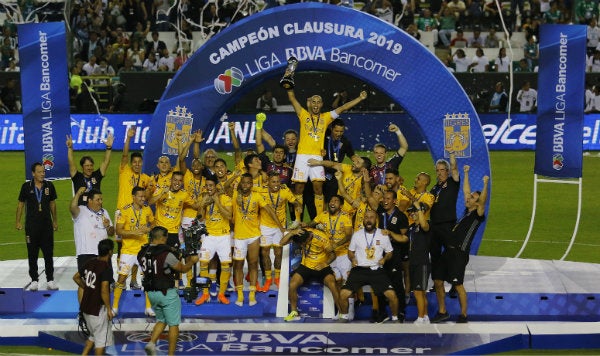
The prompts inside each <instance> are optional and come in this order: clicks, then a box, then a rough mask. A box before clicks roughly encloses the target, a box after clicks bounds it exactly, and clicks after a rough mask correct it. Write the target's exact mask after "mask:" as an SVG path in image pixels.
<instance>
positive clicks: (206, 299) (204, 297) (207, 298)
mask: <svg viewBox="0 0 600 356" xmlns="http://www.w3.org/2000/svg"><path fill="white" fill-rule="evenodd" d="M209 301H210V295H209V294H202V295H201V296H200V297H198V299H196V301H195V302H194V304H196V305H202V304H204V303H206V302H209Z"/></svg>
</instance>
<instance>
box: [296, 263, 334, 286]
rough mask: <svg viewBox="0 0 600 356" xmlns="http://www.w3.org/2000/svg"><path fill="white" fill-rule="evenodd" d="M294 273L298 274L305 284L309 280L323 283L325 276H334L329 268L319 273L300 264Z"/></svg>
mask: <svg viewBox="0 0 600 356" xmlns="http://www.w3.org/2000/svg"><path fill="white" fill-rule="evenodd" d="M294 273H298V274H299V275H300V277H302V279H304V281H305V282H307V281H308V280H310V279H316V280H318V281H321V282H323V281H324V280H325V277H327V275H329V274H331V275H332V276H335V274H334V273H333V270H332V269H331V267H329V266H327V267H325V268H323V269H322V270H320V271H317V270H314V269H311V268H308V267H306V266H305V265H302V264H301V265H299V266H298V267H297V268H296V269H295V270H294ZM334 278H335V277H334Z"/></svg>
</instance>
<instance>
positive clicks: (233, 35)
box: [144, 2, 490, 253]
mask: <svg viewBox="0 0 600 356" xmlns="http://www.w3.org/2000/svg"><path fill="white" fill-rule="evenodd" d="M290 56H295V57H296V58H298V59H299V61H300V62H299V64H298V68H297V72H301V71H309V70H319V71H335V72H341V73H344V74H347V75H351V76H353V77H356V78H359V79H361V80H363V81H364V82H365V83H366V84H368V85H370V86H374V87H376V88H378V89H379V90H381V91H383V92H384V93H385V94H387V95H388V96H389V97H390V98H391V99H392V100H394V101H395V102H397V103H399V104H400V105H402V107H404V108H405V109H406V111H407V112H408V114H409V115H410V116H411V117H412V118H413V119H414V120H415V121H416V122H417V124H418V126H419V129H420V131H421V133H422V135H423V137H424V138H425V141H426V142H427V145H428V147H429V149H430V151H431V154H432V157H433V159H434V161H435V160H437V159H439V158H443V157H447V156H448V152H447V151H446V149H445V148H446V147H451V149H452V150H456V151H458V156H459V158H460V160H459V169H460V170H462V165H463V164H469V165H470V166H471V167H472V169H471V171H470V177H471V179H472V185H473V188H475V189H480V188H481V187H480V185H481V183H480V182H481V178H482V177H483V176H484V175H489V174H490V165H489V154H488V150H487V146H486V143H485V138H484V136H483V133H482V131H481V126H480V123H479V119H478V117H477V113H476V112H475V109H474V108H473V106H472V105H471V102H470V101H469V98H468V97H467V95H466V94H465V92H464V90H463V89H462V87H461V86H460V85H459V83H458V81H457V80H456V79H455V78H454V76H453V75H452V74H451V73H450V72H448V70H447V69H446V68H445V66H444V65H443V64H442V63H441V62H440V61H439V60H438V59H437V58H436V57H435V56H434V55H433V54H432V53H431V52H429V51H428V50H427V48H425V47H424V46H423V45H421V44H420V43H419V42H418V41H416V40H415V39H414V38H413V37H411V36H410V35H408V34H406V33H405V32H403V31H402V30H400V29H399V28H398V27H396V26H394V25H392V24H390V23H387V22H385V21H382V20H380V19H379V18H377V17H374V16H371V15H369V14H367V13H364V12H360V11H357V10H354V9H350V8H345V7H340V6H334V5H328V4H321V3H313V2H310V3H301V4H294V5H286V6H280V7H276V8H273V9H269V10H265V11H262V12H260V13H258V14H254V15H252V16H250V17H248V18H246V19H244V20H241V21H239V22H237V23H235V24H233V25H232V26H230V27H228V28H226V29H224V30H223V31H221V32H220V33H219V34H217V35H216V36H215V37H213V38H212V39H211V40H209V41H208V42H207V43H205V44H204V45H203V46H202V47H201V48H200V49H198V51H196V52H195V53H194V55H193V56H192V58H190V60H189V61H188V62H187V63H186V64H185V65H184V67H183V68H182V69H180V70H179V72H178V73H177V75H176V76H175V77H174V78H173V80H172V81H171V83H170V85H169V87H168V88H167V89H166V90H165V92H164V93H163V96H162V98H161V100H160V103H159V105H158V106H157V108H156V111H155V113H154V116H153V118H152V123H151V126H150V137H149V143H150V144H148V145H147V147H146V150H145V152H144V154H145V159H144V161H145V163H144V166H145V167H144V170H146V171H149V170H152V169H153V167H154V165H155V162H156V161H157V159H158V157H160V156H161V155H163V154H174V153H175V152H176V148H177V147H171V145H172V142H173V141H172V137H173V134H174V132H175V131H176V130H183V131H184V133H186V132H189V131H190V130H198V129H202V130H204V131H205V132H209V131H210V130H211V129H212V128H213V127H214V126H215V124H216V123H218V122H219V119H221V117H222V115H223V113H224V112H225V111H226V110H227V108H228V107H230V106H232V105H233V104H234V103H235V102H236V101H237V100H238V99H239V98H241V97H243V96H244V94H246V93H247V92H249V91H250V90H251V89H252V88H254V87H256V86H258V85H260V84H261V83H262V82H263V81H264V80H265V79H267V78H270V77H274V76H282V75H283V73H284V71H285V68H286V66H287V58H288V57H290ZM317 84H318V83H302V82H298V81H297V82H296V86H297V87H304V88H310V87H313V86H316V85H317ZM281 90H282V93H281V95H280V96H282V97H286V95H285V93H283V89H281ZM307 90H308V93H310V89H307ZM351 95H358V93H355V94H352V93H351ZM298 99H299V101H300V102H304V99H305V98H298ZM184 113H185V114H184ZM342 118H343V115H342ZM267 124H268V125H270V124H271V123H269V122H267ZM273 125H276V123H273ZM292 128H294V129H297V128H298V127H292ZM409 154H410V153H409ZM431 171H432V172H433V163H432V170H431ZM416 173H417V172H414V174H415V175H416ZM407 174H408V173H407ZM409 181H410V180H409ZM460 200H462V199H459V201H460ZM461 208H462V201H460V203H459V208H458V210H457V211H459V212H460V211H461V210H460V209H461ZM483 230H484V227H482V228H480V231H479V234H478V236H477V237H476V239H475V240H474V242H473V245H472V246H473V247H472V252H473V253H475V252H476V251H477V249H478V248H479V244H480V241H481V236H482V232H483Z"/></svg>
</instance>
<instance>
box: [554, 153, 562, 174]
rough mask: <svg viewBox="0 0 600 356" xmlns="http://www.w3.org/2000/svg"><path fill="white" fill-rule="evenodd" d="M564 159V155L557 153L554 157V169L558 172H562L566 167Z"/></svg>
mask: <svg viewBox="0 0 600 356" xmlns="http://www.w3.org/2000/svg"><path fill="white" fill-rule="evenodd" d="M564 160H565V159H564V158H563V155H561V154H560V153H556V154H554V155H553V156H552V168H554V169H555V170H557V171H560V170H561V169H562V168H563V165H564Z"/></svg>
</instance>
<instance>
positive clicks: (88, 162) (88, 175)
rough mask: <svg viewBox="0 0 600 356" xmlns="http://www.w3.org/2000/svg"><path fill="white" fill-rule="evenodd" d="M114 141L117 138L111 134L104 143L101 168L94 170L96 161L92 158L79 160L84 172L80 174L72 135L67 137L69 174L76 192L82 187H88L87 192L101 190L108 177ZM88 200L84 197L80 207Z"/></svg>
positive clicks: (84, 157)
mask: <svg viewBox="0 0 600 356" xmlns="http://www.w3.org/2000/svg"><path fill="white" fill-rule="evenodd" d="M114 140H115V137H114V136H113V135H112V134H109V135H108V136H107V137H106V140H105V141H104V144H105V145H106V151H105V153H104V160H103V161H102V163H101V164H100V168H98V169H96V170H94V159H93V158H92V157H90V156H83V157H81V159H80V160H79V165H81V170H82V171H81V172H79V171H78V170H77V167H76V166H75V161H74V159H73V139H72V138H71V135H67V158H68V160H69V174H70V175H71V181H73V191H74V192H76V191H78V190H79V188H80V187H86V192H89V191H90V190H92V189H97V190H101V189H100V183H101V182H102V178H104V176H105V175H106V170H107V169H108V165H109V163H110V154H111V152H112V151H111V150H112V145H113V142H114ZM86 198H87V196H86V195H82V196H81V201H80V202H79V205H85V199H86Z"/></svg>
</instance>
